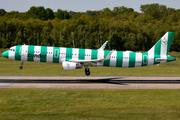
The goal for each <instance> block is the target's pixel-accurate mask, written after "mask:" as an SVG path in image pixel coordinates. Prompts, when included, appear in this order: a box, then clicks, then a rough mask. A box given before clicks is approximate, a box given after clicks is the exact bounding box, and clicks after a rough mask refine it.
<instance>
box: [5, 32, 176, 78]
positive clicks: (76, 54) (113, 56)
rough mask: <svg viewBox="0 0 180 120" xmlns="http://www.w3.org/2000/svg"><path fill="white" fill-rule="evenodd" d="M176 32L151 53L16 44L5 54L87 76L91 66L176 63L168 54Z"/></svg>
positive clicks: (165, 37) (137, 65)
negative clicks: (60, 67)
mask: <svg viewBox="0 0 180 120" xmlns="http://www.w3.org/2000/svg"><path fill="white" fill-rule="evenodd" d="M173 37H174V32H167V33H166V34H165V35H164V36H163V37H162V38H161V39H160V40H159V41H158V42H157V43H156V44H155V45H154V46H153V47H152V48H151V49H150V50H149V51H147V52H144V53H139V52H138V53H136V52H131V51H125V52H123V51H115V50H111V51H110V50H104V48H105V46H106V44H107V42H108V41H106V42H105V43H104V44H103V45H102V46H101V48H99V49H80V48H66V47H48V46H34V45H17V46H13V47H11V48H10V49H9V50H7V51H5V52H3V54H2V55H3V56H4V57H6V58H8V59H11V60H19V61H21V66H20V69H23V63H24V61H31V62H47V63H62V68H63V70H75V69H80V68H82V67H83V66H84V68H85V74H86V75H87V76H89V75H90V70H89V66H106V67H124V68H130V67H142V66H149V65H155V64H162V63H166V62H171V61H175V60H176V59H175V58H174V57H171V56H169V55H168V52H169V49H170V46H171V43H172V40H173Z"/></svg>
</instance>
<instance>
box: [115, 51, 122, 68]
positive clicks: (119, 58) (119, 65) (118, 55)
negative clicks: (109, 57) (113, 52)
mask: <svg viewBox="0 0 180 120" xmlns="http://www.w3.org/2000/svg"><path fill="white" fill-rule="evenodd" d="M122 64H123V52H119V51H117V60H116V67H122Z"/></svg>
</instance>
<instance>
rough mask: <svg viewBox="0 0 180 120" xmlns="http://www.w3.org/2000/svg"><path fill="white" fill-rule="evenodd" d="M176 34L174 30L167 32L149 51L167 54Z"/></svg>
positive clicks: (156, 53)
mask: <svg viewBox="0 0 180 120" xmlns="http://www.w3.org/2000/svg"><path fill="white" fill-rule="evenodd" d="M174 34H175V33H174V32H167V33H166V34H165V35H164V36H163V37H162V38H161V39H160V40H159V41H158V42H157V43H156V44H155V45H154V46H153V47H152V48H151V49H150V50H149V51H148V52H149V53H152V54H154V55H160V56H167V55H168V53H169V49H170V47H171V43H172V40H173V37H174Z"/></svg>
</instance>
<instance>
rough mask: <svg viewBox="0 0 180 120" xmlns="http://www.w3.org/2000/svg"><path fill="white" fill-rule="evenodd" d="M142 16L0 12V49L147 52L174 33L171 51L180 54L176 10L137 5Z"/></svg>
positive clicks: (128, 12)
mask: <svg viewBox="0 0 180 120" xmlns="http://www.w3.org/2000/svg"><path fill="white" fill-rule="evenodd" d="M140 10H141V12H142V13H138V12H136V11H134V9H133V8H127V7H124V6H121V7H114V9H113V10H111V9H109V8H104V9H103V10H99V11H90V10H88V11H86V12H74V11H64V10H61V9H58V10H57V11H56V12H53V10H52V9H50V8H46V9H45V8H44V7H42V6H40V7H35V6H32V7H31V8H30V9H29V10H28V11H27V12H24V13H19V12H18V11H11V12H6V11H5V10H4V9H0V48H9V47H11V46H14V45H19V44H28V45H42V46H59V47H62V46H63V47H76V48H91V49H98V48H99V47H100V46H101V45H102V44H103V43H104V42H105V41H106V40H109V43H108V44H107V47H106V49H116V50H122V51H123V50H132V51H147V50H149V49H150V48H151V47H152V46H153V45H154V44H155V43H156V42H157V41H158V40H159V39H160V38H161V37H162V36H163V35H164V34H165V33H166V32H167V31H174V32H176V33H175V37H174V40H173V43H172V47H171V51H180V47H179V46H180V31H179V30H180V24H179V23H180V10H179V9H177V10H176V9H174V8H167V7H166V6H165V5H159V4H147V5H141V7H140Z"/></svg>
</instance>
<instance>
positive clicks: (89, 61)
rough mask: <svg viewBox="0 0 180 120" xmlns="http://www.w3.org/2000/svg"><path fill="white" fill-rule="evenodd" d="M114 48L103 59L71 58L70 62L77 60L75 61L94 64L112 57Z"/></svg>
mask: <svg viewBox="0 0 180 120" xmlns="http://www.w3.org/2000/svg"><path fill="white" fill-rule="evenodd" d="M113 51H114V50H111V52H110V53H109V54H108V55H107V56H106V57H105V58H103V59H96V60H73V59H72V60H69V62H75V63H80V64H86V65H94V64H96V63H98V62H102V61H104V60H108V59H109V58H110V57H111V54H112V53H113Z"/></svg>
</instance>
